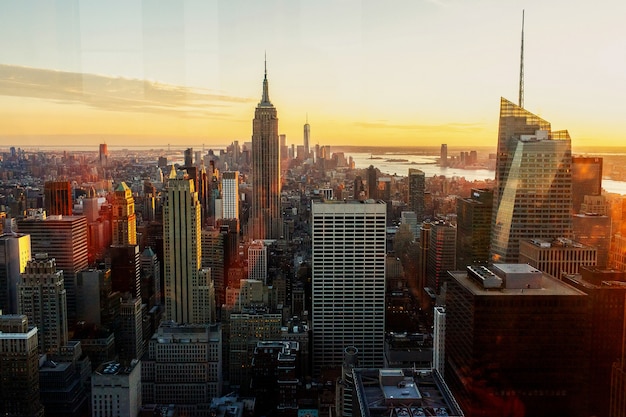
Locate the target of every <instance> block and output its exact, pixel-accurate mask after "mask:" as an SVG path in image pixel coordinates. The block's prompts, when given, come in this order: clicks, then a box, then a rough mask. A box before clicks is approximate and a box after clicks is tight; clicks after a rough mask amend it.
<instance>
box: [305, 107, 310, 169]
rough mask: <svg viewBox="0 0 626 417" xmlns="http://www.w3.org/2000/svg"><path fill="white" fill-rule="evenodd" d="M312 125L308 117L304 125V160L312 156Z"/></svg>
mask: <svg viewBox="0 0 626 417" xmlns="http://www.w3.org/2000/svg"><path fill="white" fill-rule="evenodd" d="M310 140H311V125H310V124H309V116H308V115H307V117H306V123H305V124H304V159H308V158H309V155H310V154H311V144H310Z"/></svg>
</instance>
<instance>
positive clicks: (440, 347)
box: [433, 306, 446, 376]
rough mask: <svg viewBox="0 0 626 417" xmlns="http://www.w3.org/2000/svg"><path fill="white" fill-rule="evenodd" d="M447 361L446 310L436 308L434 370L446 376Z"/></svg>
mask: <svg viewBox="0 0 626 417" xmlns="http://www.w3.org/2000/svg"><path fill="white" fill-rule="evenodd" d="M445 361H446V308H445V307H442V306H437V307H435V322H434V326H433V368H434V369H436V370H437V372H439V375H441V376H443V375H444V368H445Z"/></svg>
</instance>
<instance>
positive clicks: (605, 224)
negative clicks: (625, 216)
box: [572, 203, 611, 268]
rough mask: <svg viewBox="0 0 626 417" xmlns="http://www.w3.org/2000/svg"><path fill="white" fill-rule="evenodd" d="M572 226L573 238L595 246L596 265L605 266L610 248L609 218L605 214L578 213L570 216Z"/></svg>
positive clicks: (607, 262)
mask: <svg viewBox="0 0 626 417" xmlns="http://www.w3.org/2000/svg"><path fill="white" fill-rule="evenodd" d="M583 204H584V203H583ZM572 226H573V227H572V228H573V240H575V241H576V242H580V243H582V244H583V245H587V246H593V247H595V248H596V249H597V250H598V262H597V266H598V267H599V268H606V267H607V266H608V264H609V252H610V250H611V218H610V217H609V216H607V215H606V214H599V213H597V214H596V213H588V214H583V213H578V214H574V216H573V218H572Z"/></svg>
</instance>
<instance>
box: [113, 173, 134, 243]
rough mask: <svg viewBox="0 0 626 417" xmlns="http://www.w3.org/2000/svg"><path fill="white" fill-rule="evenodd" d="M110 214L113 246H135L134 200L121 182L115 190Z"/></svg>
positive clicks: (131, 193) (130, 192)
mask: <svg viewBox="0 0 626 417" xmlns="http://www.w3.org/2000/svg"><path fill="white" fill-rule="evenodd" d="M112 214H113V216H112V217H113V220H112V225H113V245H136V244H137V219H136V215H135V199H134V198H133V192H132V191H131V190H130V188H128V185H126V183H125V182H121V183H120V184H119V185H118V186H117V188H116V189H115V194H114V197H113V213H112Z"/></svg>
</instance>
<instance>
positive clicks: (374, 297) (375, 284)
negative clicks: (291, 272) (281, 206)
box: [312, 201, 387, 373]
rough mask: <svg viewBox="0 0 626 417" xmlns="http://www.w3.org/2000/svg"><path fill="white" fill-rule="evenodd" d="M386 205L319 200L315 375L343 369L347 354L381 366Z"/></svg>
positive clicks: (316, 209) (315, 217)
mask: <svg viewBox="0 0 626 417" xmlns="http://www.w3.org/2000/svg"><path fill="white" fill-rule="evenodd" d="M386 213H387V207H386V204H385V203H384V202H382V201H377V202H361V201H346V202H339V201H326V202H319V201H314V202H313V203H312V225H313V237H312V248H313V258H312V266H313V276H312V291H313V320H312V322H313V357H314V364H313V365H314V372H316V373H319V372H320V370H321V369H323V368H327V367H339V366H341V364H342V361H343V354H344V349H345V348H346V347H348V346H354V347H356V348H357V349H358V350H359V353H360V354H359V361H360V364H361V365H362V366H363V367H381V366H382V364H383V345H384V334H385V254H386V247H385V244H386V241H385V237H386V217H387V216H386Z"/></svg>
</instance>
